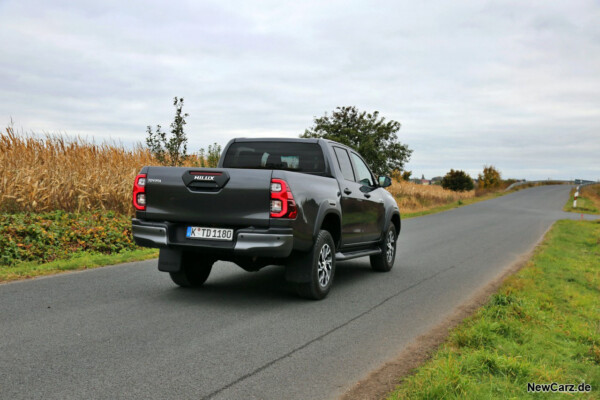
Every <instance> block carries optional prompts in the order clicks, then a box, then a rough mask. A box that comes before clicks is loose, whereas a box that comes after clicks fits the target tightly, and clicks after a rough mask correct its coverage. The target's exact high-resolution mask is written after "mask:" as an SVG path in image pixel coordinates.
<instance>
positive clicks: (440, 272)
mask: <svg viewBox="0 0 600 400" xmlns="http://www.w3.org/2000/svg"><path fill="white" fill-rule="evenodd" d="M453 268H456V265H452V266H450V267H447V268H444V269H441V270H439V271H438V272H436V273H435V274H432V275H430V276H428V277H426V278H423V279H421V280H419V281H417V282H415V283H413V284H412V285H410V286H407V287H405V288H404V289H402V290H400V291H399V292H397V293H394V294H392V295H391V296H389V297H386V298H385V299H383V300H382V301H380V302H379V303H377V304H375V305H374V306H372V307H371V308H369V309H367V310H366V311H363V312H362V313H360V314H358V315H357V316H355V317H353V318H351V319H349V320H348V321H346V322H344V323H343V324H341V325H338V326H336V327H334V328H332V329H330V330H328V331H327V332H325V333H323V334H321V335H319V336H317V337H316V338H314V339H311V340H309V341H308V342H306V343H304V344H303V345H301V346H299V347H296V348H295V349H293V350H291V351H289V352H288V353H286V354H284V355H282V356H280V357H278V358H276V359H274V360H271V361H269V362H268V363H266V364H264V365H262V366H260V367H258V368H256V369H255V370H253V371H251V372H249V373H247V374H245V375H242V376H240V377H239V378H238V379H236V380H234V381H232V382H230V383H228V384H227V385H225V386H222V387H221V388H219V389H217V390H215V391H213V392H211V393H209V394H207V395H206V396H204V397H202V399H210V398H213V397H215V396H216V395H218V394H219V393H221V392H223V391H225V390H227V389H229V388H231V387H233V386H235V385H237V384H238V383H240V382H243V381H245V380H246V379H248V378H251V377H252V376H254V375H256V374H258V373H260V372H262V371H264V370H265V369H267V368H269V367H270V366H272V365H274V364H276V363H278V362H279V361H281V360H283V359H285V358H287V357H290V356H292V355H294V354H295V353H297V352H299V351H301V350H303V349H305V348H307V347H308V346H310V345H311V344H313V343H315V342H317V341H319V340H321V339H323V338H325V337H327V336H329V335H330V334H332V333H334V332H336V331H338V330H340V329H342V328H344V327H345V326H348V325H349V324H351V323H352V322H354V321H356V320H357V319H359V318H362V317H363V316H365V315H367V314H369V313H370V312H371V311H373V310H375V309H377V308H379V307H381V306H382V305H384V304H385V303H387V302H388V301H390V300H392V299H393V298H395V297H398V296H399V295H401V294H403V293H405V292H407V291H409V290H411V289H414V288H415V287H417V286H419V285H420V284H422V283H424V282H427V281H428V280H431V279H433V278H435V277H437V276H438V275H441V274H443V273H444V272H447V271H450V270H451V269H453Z"/></svg>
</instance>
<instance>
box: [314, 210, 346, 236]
mask: <svg viewBox="0 0 600 400" xmlns="http://www.w3.org/2000/svg"><path fill="white" fill-rule="evenodd" d="M329 214H335V215H336V216H337V217H338V218H339V220H340V232H341V230H342V226H341V224H342V212H341V210H340V207H339V202H337V204H336V205H335V206H334V205H331V204H330V203H329V200H324V201H323V202H321V204H320V205H319V211H318V212H317V218H315V226H314V227H313V234H312V238H313V242H314V240H315V238H316V237H317V235H318V234H319V230H320V228H321V225H323V221H324V220H325V217H326V216H328V215H329Z"/></svg>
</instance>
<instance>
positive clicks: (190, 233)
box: [185, 226, 233, 240]
mask: <svg viewBox="0 0 600 400" xmlns="http://www.w3.org/2000/svg"><path fill="white" fill-rule="evenodd" d="M185 236H186V237H187V238H188V239H209V240H233V229H223V228H204V227H201V226H188V228H187V233H186V235H185Z"/></svg>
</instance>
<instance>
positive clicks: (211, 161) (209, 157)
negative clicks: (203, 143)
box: [199, 143, 221, 168]
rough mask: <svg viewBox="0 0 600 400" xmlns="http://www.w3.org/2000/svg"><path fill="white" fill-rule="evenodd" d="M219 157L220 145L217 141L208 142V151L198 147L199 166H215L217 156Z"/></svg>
mask: <svg viewBox="0 0 600 400" xmlns="http://www.w3.org/2000/svg"><path fill="white" fill-rule="evenodd" d="M220 157H221V145H220V144H218V143H214V144H209V145H208V151H205V150H204V149H203V148H202V149H200V152H199V158H200V166H201V167H208V168H216V166H217V164H218V163H219V158H220Z"/></svg>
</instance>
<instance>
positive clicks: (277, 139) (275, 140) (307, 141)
mask: <svg viewBox="0 0 600 400" xmlns="http://www.w3.org/2000/svg"><path fill="white" fill-rule="evenodd" d="M319 140H322V139H317V138H272V137H264V138H235V139H233V141H234V142H303V143H318V142H319Z"/></svg>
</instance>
